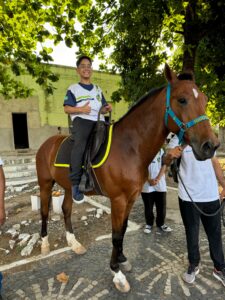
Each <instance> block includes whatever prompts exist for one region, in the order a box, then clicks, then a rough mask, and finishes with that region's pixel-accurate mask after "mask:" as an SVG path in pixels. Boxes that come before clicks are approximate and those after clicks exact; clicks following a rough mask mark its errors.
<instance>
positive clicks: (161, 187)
mask: <svg viewBox="0 0 225 300" xmlns="http://www.w3.org/2000/svg"><path fill="white" fill-rule="evenodd" d="M163 153H164V151H163V149H160V150H159V152H158V153H157V154H156V156H155V157H154V159H153V160H152V162H151V163H150V165H149V166H148V172H149V177H150V178H151V179H154V178H156V177H157V176H158V174H159V171H160V169H161V167H162V156H163ZM166 191H167V189H166V178H165V174H164V175H163V176H162V177H161V178H160V180H159V182H158V184H156V185H154V186H151V185H150V184H149V182H148V181H146V182H145V184H144V186H143V189H142V193H151V192H166Z"/></svg>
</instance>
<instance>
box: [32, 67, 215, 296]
mask: <svg viewBox="0 0 225 300" xmlns="http://www.w3.org/2000/svg"><path fill="white" fill-rule="evenodd" d="M165 75H166V79H167V81H168V86H167V87H162V88H159V89H156V90H154V91H151V92H149V94H147V95H145V96H144V97H143V98H142V99H140V101H139V102H138V103H137V104H136V105H135V106H133V107H132V108H131V109H130V110H129V111H128V113H127V114H126V115H125V116H123V117H122V118H121V119H120V120H119V121H118V122H116V123H115V125H114V129H113V137H112V145H111V150H110V153H109V156H108V159H107V161H106V162H105V163H104V164H103V166H101V167H100V168H97V169H96V176H97V178H98V181H99V183H100V186H101V189H102V191H103V192H104V194H105V195H106V196H108V197H109V198H110V201H111V217H112V244H113V250H112V256H111V261H110V268H111V271H112V273H113V276H114V278H113V282H114V284H115V286H116V288H117V289H119V290H120V291H122V292H128V291H129V289H130V286H129V283H128V281H127V279H126V277H125V275H124V274H123V272H122V271H121V269H122V268H123V271H124V270H125V271H128V270H130V269H131V265H130V264H129V262H128V260H127V258H126V257H125V255H124V254H123V239H124V235H125V232H126V228H127V222H128V216H129V213H130V211H131V208H132V206H133V203H134V201H135V199H137V198H138V196H139V195H140V193H141V190H142V186H143V184H144V182H145V181H146V179H147V167H148V165H149V164H150V162H151V160H152V159H153V158H154V156H155V155H156V153H157V152H158V151H159V149H160V147H161V146H162V145H163V143H164V141H165V139H166V137H167V135H168V133H169V132H170V131H171V132H174V133H179V136H180V139H184V142H185V143H188V144H190V145H191V146H192V148H193V151H194V153H195V156H196V158H197V159H199V160H205V159H207V158H210V157H212V156H213V154H214V152H215V149H216V148H217V147H218V146H219V142H218V140H217V138H216V136H215V135H214V133H213V131H212V129H211V127H210V123H209V121H208V118H207V117H206V116H205V107H206V101H207V98H206V96H205V95H204V94H203V93H202V92H201V91H200V90H199V89H198V87H197V86H196V84H195V83H194V81H193V80H190V79H191V78H185V77H183V78H181V77H180V79H178V77H177V76H176V74H175V73H174V72H173V71H172V70H171V69H170V68H169V66H168V65H166V66H165ZM164 119H165V121H164ZM64 137H65V136H60V135H58V136H53V137H51V138H49V139H48V140H47V141H45V142H44V143H43V145H42V146H41V147H40V149H39V150H38V152H37V156H36V164H37V174H38V182H39V185H40V196H41V217H42V229H41V236H42V240H43V241H42V252H45V253H46V252H48V251H49V244H48V236H47V219H48V213H49V203H50V199H51V190H52V187H53V185H54V183H55V182H57V183H58V184H59V185H60V186H62V187H63V188H64V189H65V197H64V201H63V204H62V209H63V213H64V220H65V227H66V231H67V235H66V238H67V241H68V244H69V245H71V246H72V248H73V250H74V251H75V252H76V253H78V254H81V253H84V252H85V249H84V247H83V246H82V245H81V244H80V243H79V242H78V241H77V240H76V239H75V235H74V234H73V229H72V224H71V210H72V197H71V183H70V180H69V171H68V168H57V167H54V166H53V163H54V159H55V156H56V153H57V150H58V148H59V146H60V144H61V142H62V140H63V139H64Z"/></svg>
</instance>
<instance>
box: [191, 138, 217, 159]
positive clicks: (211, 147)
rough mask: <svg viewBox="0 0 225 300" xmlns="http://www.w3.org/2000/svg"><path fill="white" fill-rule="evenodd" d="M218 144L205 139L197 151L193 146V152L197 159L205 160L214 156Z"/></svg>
mask: <svg viewBox="0 0 225 300" xmlns="http://www.w3.org/2000/svg"><path fill="white" fill-rule="evenodd" d="M219 146H220V144H219V143H217V144H215V143H213V142H211V141H206V142H204V143H202V144H201V146H200V149H199V151H198V150H197V149H196V147H194V146H193V152H194V155H195V157H196V159H197V160H206V159H209V158H212V157H213V156H214V153H215V151H216V149H217V148H218V147H219Z"/></svg>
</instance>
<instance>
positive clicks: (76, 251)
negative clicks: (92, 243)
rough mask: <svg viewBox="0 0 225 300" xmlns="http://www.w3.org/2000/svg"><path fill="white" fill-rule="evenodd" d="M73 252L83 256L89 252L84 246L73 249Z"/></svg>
mask: <svg viewBox="0 0 225 300" xmlns="http://www.w3.org/2000/svg"><path fill="white" fill-rule="evenodd" d="M72 250H73V251H74V252H75V253H76V254H78V255H82V254H84V253H86V252H87V250H86V248H84V247H83V246H82V245H79V246H76V247H72Z"/></svg>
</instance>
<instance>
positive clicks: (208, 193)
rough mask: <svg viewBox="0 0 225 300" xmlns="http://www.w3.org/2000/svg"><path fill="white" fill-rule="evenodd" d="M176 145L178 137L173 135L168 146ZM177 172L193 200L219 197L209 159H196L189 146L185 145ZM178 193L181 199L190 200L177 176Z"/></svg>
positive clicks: (203, 200)
mask: <svg viewBox="0 0 225 300" xmlns="http://www.w3.org/2000/svg"><path fill="white" fill-rule="evenodd" d="M176 146H178V138H177V136H174V137H173V138H172V139H171V141H170V142H169V144H168V148H169V149H171V148H174V147H176ZM179 174H180V176H181V179H182V181H183V183H184V185H185V187H186V189H187V191H188V193H189V194H190V196H191V198H192V199H193V201H195V202H210V201H215V200H217V199H219V189H218V183H217V179H216V175H215V171H214V168H213V164H212V161H211V159H207V160H204V161H199V160H197V159H196V158H195V156H194V153H193V151H192V148H191V147H190V146H187V147H185V148H184V150H183V152H182V155H181V162H180V168H179ZM178 195H179V197H180V198H181V199H182V200H185V201H191V200H190V197H189V196H188V194H187V193H186V191H185V189H184V186H183V184H182V182H180V179H179V176H178Z"/></svg>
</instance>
